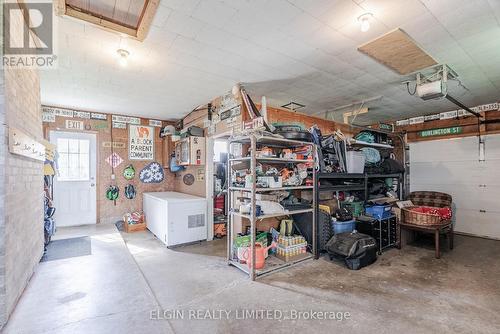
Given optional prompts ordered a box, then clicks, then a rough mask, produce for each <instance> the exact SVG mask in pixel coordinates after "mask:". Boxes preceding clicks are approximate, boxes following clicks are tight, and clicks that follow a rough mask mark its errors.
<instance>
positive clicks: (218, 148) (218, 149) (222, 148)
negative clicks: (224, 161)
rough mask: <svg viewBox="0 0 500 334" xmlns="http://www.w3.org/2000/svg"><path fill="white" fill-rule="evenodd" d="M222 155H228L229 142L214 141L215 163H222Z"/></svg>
mask: <svg viewBox="0 0 500 334" xmlns="http://www.w3.org/2000/svg"><path fill="white" fill-rule="evenodd" d="M221 153H227V141H225V140H216V141H214V162H221Z"/></svg>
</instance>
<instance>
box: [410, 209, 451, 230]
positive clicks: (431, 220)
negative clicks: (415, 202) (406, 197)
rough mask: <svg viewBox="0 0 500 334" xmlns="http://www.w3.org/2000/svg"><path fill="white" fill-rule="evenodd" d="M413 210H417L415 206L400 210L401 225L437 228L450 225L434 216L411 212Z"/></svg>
mask: <svg viewBox="0 0 500 334" xmlns="http://www.w3.org/2000/svg"><path fill="white" fill-rule="evenodd" d="M415 208H417V206H410V207H407V208H402V209H401V215H402V218H403V224H410V225H422V226H437V225H446V224H449V223H450V220H449V219H444V218H441V217H440V216H438V215H435V214H430V213H423V212H416V211H412V210H413V209H415Z"/></svg>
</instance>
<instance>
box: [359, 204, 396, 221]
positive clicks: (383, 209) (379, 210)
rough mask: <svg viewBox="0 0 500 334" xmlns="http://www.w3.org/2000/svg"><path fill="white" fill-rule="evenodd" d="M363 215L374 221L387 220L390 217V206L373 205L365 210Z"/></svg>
mask: <svg viewBox="0 0 500 334" xmlns="http://www.w3.org/2000/svg"><path fill="white" fill-rule="evenodd" d="M365 214H366V215H367V216H370V217H373V218H376V219H379V220H380V219H385V218H389V217H390V216H391V215H392V206H391V205H373V206H368V207H366V208H365Z"/></svg>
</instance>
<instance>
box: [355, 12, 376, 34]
mask: <svg viewBox="0 0 500 334" xmlns="http://www.w3.org/2000/svg"><path fill="white" fill-rule="evenodd" d="M372 17H373V14H372V13H365V14H363V15H361V16H360V17H358V22H359V23H360V24H361V31H362V32H367V31H368V30H370V19H371V18H372Z"/></svg>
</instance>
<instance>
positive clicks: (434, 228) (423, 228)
mask: <svg viewBox="0 0 500 334" xmlns="http://www.w3.org/2000/svg"><path fill="white" fill-rule="evenodd" d="M398 225H399V242H398V248H399V249H401V230H402V229H407V230H412V231H419V232H428V233H434V245H435V251H436V259H439V258H440V257H441V251H440V245H439V235H440V234H441V233H446V234H448V238H449V246H450V249H453V223H452V222H451V221H450V222H447V223H445V224H441V225H430V226H427V225H414V224H405V223H401V222H399V223H398Z"/></svg>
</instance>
